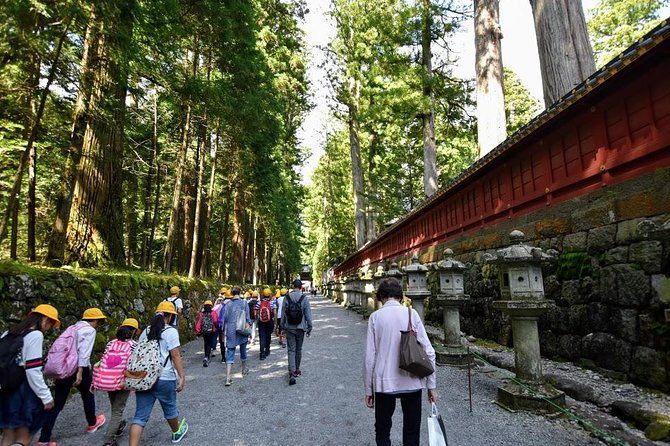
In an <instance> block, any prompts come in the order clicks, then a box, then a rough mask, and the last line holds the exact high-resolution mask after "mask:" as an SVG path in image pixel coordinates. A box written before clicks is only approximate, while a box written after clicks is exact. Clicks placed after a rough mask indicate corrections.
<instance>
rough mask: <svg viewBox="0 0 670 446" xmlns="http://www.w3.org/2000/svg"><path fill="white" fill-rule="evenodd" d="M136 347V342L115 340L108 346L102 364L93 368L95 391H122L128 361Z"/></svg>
mask: <svg viewBox="0 0 670 446" xmlns="http://www.w3.org/2000/svg"><path fill="white" fill-rule="evenodd" d="M134 346H135V342H134V341H121V340H119V339H114V340H113V341H111V342H110V343H109V345H107V348H106V349H105V353H103V354H102V358H101V359H100V362H99V363H98V364H96V366H95V367H94V368H93V388H94V389H95V390H106V391H108V392H109V391H113V390H121V389H122V388H123V386H122V385H121V384H122V383H123V380H124V378H125V371H126V368H127V367H128V360H129V359H130V355H131V354H132V352H133V347H134Z"/></svg>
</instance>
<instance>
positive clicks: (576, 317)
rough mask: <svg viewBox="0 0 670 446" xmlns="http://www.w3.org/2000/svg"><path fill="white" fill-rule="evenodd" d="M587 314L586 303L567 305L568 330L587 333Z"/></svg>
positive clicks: (575, 332) (582, 333)
mask: <svg viewBox="0 0 670 446" xmlns="http://www.w3.org/2000/svg"><path fill="white" fill-rule="evenodd" d="M588 324H589V315H588V310H587V307H586V305H572V306H570V307H568V330H569V332H570V333H574V334H581V335H584V334H587V333H588V332H589V331H590V330H589V329H588Z"/></svg>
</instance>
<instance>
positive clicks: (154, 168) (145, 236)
mask: <svg viewBox="0 0 670 446" xmlns="http://www.w3.org/2000/svg"><path fill="white" fill-rule="evenodd" d="M152 117H153V119H152V131H151V164H150V165H149V170H148V172H147V180H146V184H145V188H144V212H143V215H142V252H141V255H140V265H141V266H142V268H143V269H146V268H147V265H148V264H149V263H150V258H151V256H150V254H149V253H150V252H151V245H150V244H149V231H150V228H149V220H150V218H151V192H152V189H153V178H154V175H156V176H158V174H159V172H158V91H154V94H153V116H152Z"/></svg>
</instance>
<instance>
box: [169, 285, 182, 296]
mask: <svg viewBox="0 0 670 446" xmlns="http://www.w3.org/2000/svg"><path fill="white" fill-rule="evenodd" d="M180 291H181V289H179V287H178V286H173V287H172V288H170V294H179V292H180Z"/></svg>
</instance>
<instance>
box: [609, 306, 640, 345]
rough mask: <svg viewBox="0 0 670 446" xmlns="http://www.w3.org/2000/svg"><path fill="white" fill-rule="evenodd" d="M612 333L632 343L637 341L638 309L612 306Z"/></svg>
mask: <svg viewBox="0 0 670 446" xmlns="http://www.w3.org/2000/svg"><path fill="white" fill-rule="evenodd" d="M609 314H610V330H608V331H609V332H610V333H612V334H614V335H615V336H617V337H618V338H621V339H623V340H625V341H628V342H631V343H637V314H638V312H637V310H633V309H625V308H612V309H611V311H610V313H609Z"/></svg>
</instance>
